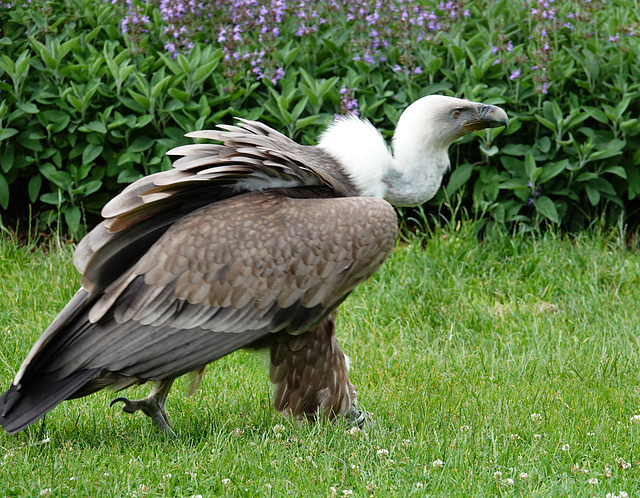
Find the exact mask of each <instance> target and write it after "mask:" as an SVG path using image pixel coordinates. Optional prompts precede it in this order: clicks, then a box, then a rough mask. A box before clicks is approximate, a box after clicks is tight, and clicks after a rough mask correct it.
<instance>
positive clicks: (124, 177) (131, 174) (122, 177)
mask: <svg viewBox="0 0 640 498" xmlns="http://www.w3.org/2000/svg"><path fill="white" fill-rule="evenodd" d="M140 178H142V175H141V174H140V173H138V172H137V171H135V170H133V169H125V170H122V171H121V172H120V174H119V175H118V183H133V182H135V181H136V180H138V179H140Z"/></svg>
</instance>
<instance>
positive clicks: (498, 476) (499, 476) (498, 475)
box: [493, 470, 502, 481]
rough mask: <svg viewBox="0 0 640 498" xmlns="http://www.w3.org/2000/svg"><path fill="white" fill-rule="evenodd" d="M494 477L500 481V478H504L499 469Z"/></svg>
mask: <svg viewBox="0 0 640 498" xmlns="http://www.w3.org/2000/svg"><path fill="white" fill-rule="evenodd" d="M493 478H494V479H495V480H496V481H499V480H500V479H502V472H500V471H499V470H496V471H495V472H494V473H493Z"/></svg>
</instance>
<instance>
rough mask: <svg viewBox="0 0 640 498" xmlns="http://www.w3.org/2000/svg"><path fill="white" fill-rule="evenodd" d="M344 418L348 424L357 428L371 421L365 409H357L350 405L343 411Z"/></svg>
mask: <svg viewBox="0 0 640 498" xmlns="http://www.w3.org/2000/svg"><path fill="white" fill-rule="evenodd" d="M345 418H346V419H347V424H348V425H350V426H352V427H358V428H359V429H362V428H364V427H365V426H366V425H369V424H371V423H372V420H371V416H370V415H369V414H368V413H367V412H366V411H360V410H358V409H357V408H356V407H355V406H351V409H350V410H349V411H348V412H347V413H345Z"/></svg>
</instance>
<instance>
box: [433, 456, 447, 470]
mask: <svg viewBox="0 0 640 498" xmlns="http://www.w3.org/2000/svg"><path fill="white" fill-rule="evenodd" d="M431 465H433V468H434V469H441V468H442V467H444V462H443V461H442V460H440V459H439V458H438V459H437V460H434V461H433V462H431Z"/></svg>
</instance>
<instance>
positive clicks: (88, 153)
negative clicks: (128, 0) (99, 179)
mask: <svg viewBox="0 0 640 498" xmlns="http://www.w3.org/2000/svg"><path fill="white" fill-rule="evenodd" d="M103 149H104V147H103V146H102V145H95V144H91V143H90V144H87V146H86V147H85V149H84V151H83V152H82V164H90V163H92V162H93V161H94V160H95V159H96V158H97V157H98V156H99V155H100V154H102V150H103Z"/></svg>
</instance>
